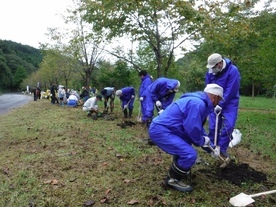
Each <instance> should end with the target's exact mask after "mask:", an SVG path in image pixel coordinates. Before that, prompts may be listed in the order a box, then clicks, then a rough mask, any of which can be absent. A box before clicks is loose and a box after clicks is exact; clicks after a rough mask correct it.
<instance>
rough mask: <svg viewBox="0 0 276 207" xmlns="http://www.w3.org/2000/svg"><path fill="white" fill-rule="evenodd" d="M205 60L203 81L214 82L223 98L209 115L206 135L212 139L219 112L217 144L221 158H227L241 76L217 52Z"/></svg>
mask: <svg viewBox="0 0 276 207" xmlns="http://www.w3.org/2000/svg"><path fill="white" fill-rule="evenodd" d="M207 62H208V63H207V66H206V67H207V68H208V72H207V73H206V75H205V83H206V84H210V83H216V84H218V85H219V86H221V87H222V88H223V90H224V94H223V97H224V100H221V101H220V102H219V103H218V105H217V106H216V108H215V110H214V111H213V112H212V113H211V114H210V116H209V135H208V137H209V138H210V139H211V141H214V136H215V128H216V127H215V123H216V113H218V112H220V113H219V116H218V129H217V130H218V131H217V134H218V137H217V145H218V146H219V149H220V155H221V156H222V157H223V158H228V157H229V155H228V153H227V149H228V146H229V143H230V141H231V139H232V132H233V130H234V127H235V124H236V120H237V117H238V108H239V99H240V94H239V89H240V79H241V76H240V73H239V70H238V68H237V67H236V66H235V65H234V64H233V63H232V61H231V60H230V59H228V58H224V57H222V56H221V55H220V54H218V53H214V54H212V55H210V56H209V57H208V60H207Z"/></svg>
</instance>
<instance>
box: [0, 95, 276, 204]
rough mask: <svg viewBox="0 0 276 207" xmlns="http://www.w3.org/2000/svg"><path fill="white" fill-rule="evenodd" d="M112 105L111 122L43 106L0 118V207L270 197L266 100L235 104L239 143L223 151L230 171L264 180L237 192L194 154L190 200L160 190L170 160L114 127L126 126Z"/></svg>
mask: <svg viewBox="0 0 276 207" xmlns="http://www.w3.org/2000/svg"><path fill="white" fill-rule="evenodd" d="M101 104H102V103H101ZM115 104H116V108H115V112H114V113H113V114H112V115H110V116H108V117H106V118H102V117H101V118H98V120H92V119H91V118H88V117H86V113H85V112H83V111H82V109H81V107H79V108H68V107H60V106H58V105H51V104H50V101H49V100H38V101H36V102H31V103H29V104H27V105H25V106H23V107H20V108H18V109H16V110H13V111H11V112H10V113H8V114H5V115H1V119H0V152H1V153H0V167H1V168H0V170H1V171H0V180H1V182H2V183H1V186H0V195H1V197H0V206H1V207H2V206H3V207H17V206H37V207H41V206H42V207H75V206H131V205H133V206H139V207H140V206H171V207H174V206H179V207H180V206H183V207H184V206H193V207H210V206H219V207H227V206H230V204H229V202H228V200H229V198H230V197H233V196H235V195H237V194H239V193H241V192H245V193H247V194H251V193H257V192H262V191H265V190H272V189H276V175H275V170H276V168H275V166H276V165H275V164H276V156H275V148H276V143H275V142H276V141H275V140H276V139H275V134H276V129H275V125H276V106H275V102H274V101H273V100H272V99H265V98H255V99H251V98H246V97H242V100H241V109H240V112H239V119H238V123H237V128H239V129H240V130H241V132H242V134H243V139H242V142H241V144H239V145H238V146H237V147H235V148H233V149H230V154H231V155H232V158H233V160H234V162H235V163H236V164H237V166H239V165H238V164H244V163H246V164H248V165H249V168H248V171H251V172H253V171H254V172H255V171H256V172H258V173H261V175H262V174H264V175H265V177H266V179H261V177H259V178H260V179H259V180H260V181H258V179H257V180H254V181H252V180H251V179H250V177H246V176H245V178H244V180H242V182H241V183H239V185H237V184H235V183H233V182H229V180H227V179H221V177H223V176H224V174H223V173H225V172H222V171H220V170H218V169H217V168H216V164H217V161H216V160H214V158H212V157H210V156H209V155H208V154H205V153H204V152H203V151H202V150H201V149H200V148H199V149H198V152H199V154H200V156H201V157H202V158H203V159H204V161H206V162H202V163H201V164H198V165H196V166H195V167H194V168H193V180H192V186H193V188H194V191H193V192H192V193H190V194H187V193H181V192H177V191H174V190H171V189H169V188H167V187H166V186H165V184H164V179H165V177H166V173H167V170H168V167H169V165H170V163H171V156H170V155H168V154H165V153H164V152H163V151H161V150H159V149H158V148H157V147H156V146H149V145H148V144H147V137H148V136H147V132H146V128H145V127H144V126H143V125H141V124H138V123H136V125H134V126H127V127H125V128H122V127H121V126H118V125H120V124H122V123H124V121H125V120H124V119H122V117H123V114H122V111H121V109H120V108H119V101H118V100H116V102H115ZM135 104H136V109H135V114H134V117H133V118H132V119H130V120H129V121H132V122H135V121H136V115H137V113H138V102H136V103H135ZM100 107H102V105H100ZM206 163H208V164H206ZM221 175H222V176H221ZM258 175H259V174H258ZM255 200H256V204H255V206H258V207H260V206H263V207H268V206H276V198H275V194H274V195H270V196H266V197H260V198H255Z"/></svg>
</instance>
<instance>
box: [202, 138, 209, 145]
mask: <svg viewBox="0 0 276 207" xmlns="http://www.w3.org/2000/svg"><path fill="white" fill-rule="evenodd" d="M203 138H204V144H203V145H202V147H209V145H210V138H209V137H207V136H204V137H203Z"/></svg>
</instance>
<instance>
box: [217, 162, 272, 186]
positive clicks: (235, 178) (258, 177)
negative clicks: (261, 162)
mask: <svg viewBox="0 0 276 207" xmlns="http://www.w3.org/2000/svg"><path fill="white" fill-rule="evenodd" d="M216 176H217V177H218V179H224V180H228V181H229V182H230V183H232V184H235V185H237V186H241V185H242V183H245V182H247V183H248V182H253V183H263V182H265V181H267V175H266V174H264V173H262V172H259V171H256V170H255V169H253V168H251V167H250V166H249V165H248V164H246V163H240V164H235V163H233V162H231V163H230V165H229V166H228V167H227V168H225V169H218V170H217V172H216Z"/></svg>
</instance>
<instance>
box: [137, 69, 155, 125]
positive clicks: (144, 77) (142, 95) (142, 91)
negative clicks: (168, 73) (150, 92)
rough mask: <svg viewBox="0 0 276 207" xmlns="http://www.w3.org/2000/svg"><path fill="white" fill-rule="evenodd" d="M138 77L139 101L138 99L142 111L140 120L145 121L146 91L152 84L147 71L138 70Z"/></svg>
mask: <svg viewBox="0 0 276 207" xmlns="http://www.w3.org/2000/svg"><path fill="white" fill-rule="evenodd" d="M139 77H140V79H141V83H140V88H139V101H140V107H141V113H142V117H141V118H142V122H143V123H146V122H147V120H148V119H147V117H146V104H147V101H146V91H147V88H148V86H149V85H150V84H152V82H153V81H152V77H151V76H150V75H149V74H148V73H147V71H145V70H142V71H140V72H139Z"/></svg>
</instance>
